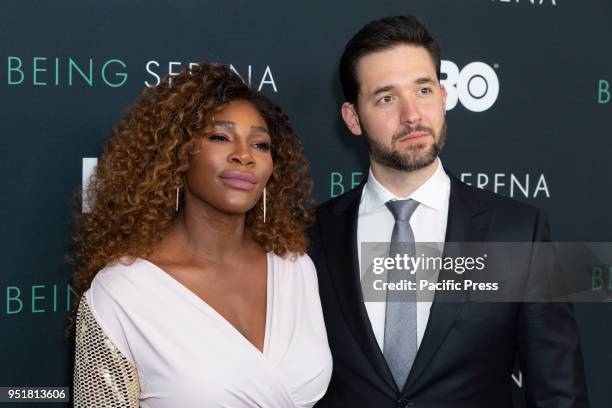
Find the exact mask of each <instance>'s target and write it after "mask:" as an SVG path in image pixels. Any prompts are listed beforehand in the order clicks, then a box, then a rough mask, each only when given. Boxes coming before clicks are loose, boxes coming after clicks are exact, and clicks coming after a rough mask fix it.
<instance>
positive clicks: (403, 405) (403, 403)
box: [396, 398, 416, 408]
mask: <svg viewBox="0 0 612 408" xmlns="http://www.w3.org/2000/svg"><path fill="white" fill-rule="evenodd" d="M396 407H397V408H408V407H416V403H415V402H411V401H408V400H407V399H405V398H401V399H399V400H398V401H397V405H396Z"/></svg>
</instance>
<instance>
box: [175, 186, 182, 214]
mask: <svg viewBox="0 0 612 408" xmlns="http://www.w3.org/2000/svg"><path fill="white" fill-rule="evenodd" d="M180 189H181V188H180V187H179V186H176V205H175V207H174V208H175V210H176V211H177V212H178V207H179V191H180Z"/></svg>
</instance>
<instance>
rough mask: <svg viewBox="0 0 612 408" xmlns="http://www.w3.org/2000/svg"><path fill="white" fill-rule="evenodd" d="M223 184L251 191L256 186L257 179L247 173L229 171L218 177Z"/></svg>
mask: <svg viewBox="0 0 612 408" xmlns="http://www.w3.org/2000/svg"><path fill="white" fill-rule="evenodd" d="M220 178H221V181H223V183H224V184H226V185H228V186H230V187H234V188H238V189H240V190H252V189H254V188H255V186H256V185H257V178H256V177H255V176H253V175H252V174H249V173H244V172H241V171H230V172H227V173H224V174H222V175H221V176H220Z"/></svg>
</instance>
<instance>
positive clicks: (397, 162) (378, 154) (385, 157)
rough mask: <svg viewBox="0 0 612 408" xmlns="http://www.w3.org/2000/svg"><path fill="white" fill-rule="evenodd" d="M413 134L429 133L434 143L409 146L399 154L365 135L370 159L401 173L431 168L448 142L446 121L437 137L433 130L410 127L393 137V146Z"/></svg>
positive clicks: (422, 127)
mask: <svg viewBox="0 0 612 408" xmlns="http://www.w3.org/2000/svg"><path fill="white" fill-rule="evenodd" d="M412 132H426V133H428V134H429V135H430V136H432V138H433V143H432V144H431V145H429V144H428V145H427V146H424V145H423V144H417V143H415V144H414V145H413V146H408V147H407V148H406V150H405V151H403V152H399V151H397V150H392V149H389V148H388V147H386V146H385V145H383V144H382V143H380V142H378V141H377V140H374V139H373V138H371V137H370V136H368V135H367V133H364V136H365V142H366V145H367V146H368V151H369V153H370V158H371V159H372V160H374V161H375V162H377V163H378V164H380V165H382V166H385V167H389V168H392V169H395V170H401V171H414V170H419V169H422V168H423V167H427V166H429V165H430V164H431V163H433V162H434V160H436V158H437V157H438V155H439V154H440V151H441V150H442V147H444V143H445V142H446V121H445V122H444V124H443V125H442V127H441V128H440V132H439V134H438V135H436V133H435V132H434V130H433V129H431V128H428V127H425V126H414V127H408V128H406V129H404V130H403V131H402V132H400V133H398V134H395V135H393V137H392V139H391V145H392V146H393V145H394V144H395V142H396V141H397V140H399V139H401V138H403V137H405V136H406V135H408V134H410V133H412Z"/></svg>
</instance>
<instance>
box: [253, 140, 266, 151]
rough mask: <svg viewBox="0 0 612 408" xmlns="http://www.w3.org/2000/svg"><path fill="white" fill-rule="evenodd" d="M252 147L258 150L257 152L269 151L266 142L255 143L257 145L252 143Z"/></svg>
mask: <svg viewBox="0 0 612 408" xmlns="http://www.w3.org/2000/svg"><path fill="white" fill-rule="evenodd" d="M253 147H255V148H256V149H259V150H264V151H268V150H270V143H268V142H257V143H253Z"/></svg>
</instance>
